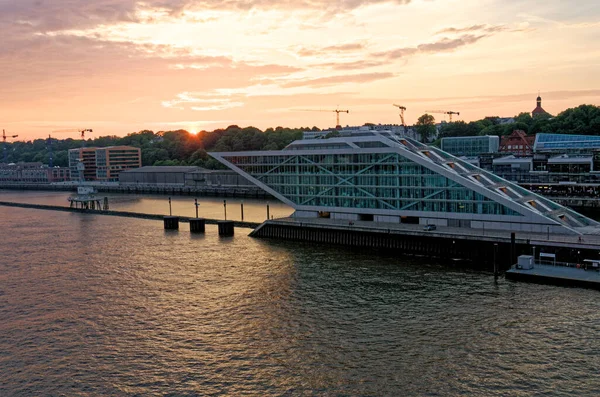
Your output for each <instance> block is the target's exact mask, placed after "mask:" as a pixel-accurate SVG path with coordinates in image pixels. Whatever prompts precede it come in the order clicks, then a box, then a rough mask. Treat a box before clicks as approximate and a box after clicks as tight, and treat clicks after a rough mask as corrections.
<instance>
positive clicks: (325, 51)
mask: <svg viewBox="0 0 600 397" xmlns="http://www.w3.org/2000/svg"><path fill="white" fill-rule="evenodd" d="M364 48H365V45H364V44H363V43H346V44H339V45H331V46H327V47H320V48H301V49H299V50H298V55H300V56H303V57H312V56H319V55H336V54H340V53H347V52H356V51H360V50H363V49H364Z"/></svg>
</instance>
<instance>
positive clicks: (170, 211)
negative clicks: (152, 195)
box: [169, 197, 173, 216]
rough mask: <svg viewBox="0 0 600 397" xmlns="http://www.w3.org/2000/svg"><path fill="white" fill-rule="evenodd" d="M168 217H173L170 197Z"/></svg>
mask: <svg viewBox="0 0 600 397" xmlns="http://www.w3.org/2000/svg"><path fill="white" fill-rule="evenodd" d="M169 216H173V211H172V209H171V197H169Z"/></svg>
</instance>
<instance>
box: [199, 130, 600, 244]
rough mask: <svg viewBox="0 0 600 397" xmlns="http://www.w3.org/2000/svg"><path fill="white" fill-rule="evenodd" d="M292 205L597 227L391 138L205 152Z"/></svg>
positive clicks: (306, 211)
mask: <svg viewBox="0 0 600 397" xmlns="http://www.w3.org/2000/svg"><path fill="white" fill-rule="evenodd" d="M210 155H211V156H213V157H214V158H215V159H217V160H218V161H220V162H221V163H223V164H225V165H227V166H228V167H229V168H231V169H232V170H234V171H236V172H237V173H239V174H240V175H242V176H244V177H246V178H248V179H250V180H251V181H253V182H254V183H255V184H256V185H258V186H259V187H261V188H263V189H264V190H266V191H267V192H269V193H271V194H272V195H274V196H275V197H277V198H278V199H280V200H281V201H283V202H285V203H287V204H288V205H290V206H292V207H294V209H295V210H296V212H295V213H294V216H295V217H298V218H303V217H328V218H332V219H342V220H350V221H352V220H368V221H374V222H394V223H403V222H406V223H419V224H436V225H440V226H460V227H470V228H489V229H500V230H516V231H534V232H547V231H552V232H553V233H585V232H598V231H600V229H598V226H600V224H598V222H595V221H593V220H591V219H588V218H586V217H584V216H582V215H580V214H578V213H576V212H574V211H572V210H570V209H568V208H565V207H562V206H560V205H558V204H556V203H554V202H552V201H550V200H548V199H546V198H544V197H542V196H538V195H536V194H533V193H532V192H530V191H528V190H526V189H523V188H521V187H519V186H518V185H515V184H513V183H510V182H508V181H506V180H503V179H501V178H499V177H497V176H495V175H493V174H491V173H489V172H486V171H484V170H482V169H479V168H477V167H475V166H473V165H471V164H469V163H467V162H465V161H462V160H460V159H458V158H456V157H454V156H452V155H450V154H448V153H446V152H444V151H442V150H439V149H436V148H433V147H429V146H425V145H423V144H421V143H419V142H417V141H414V140H410V139H407V138H398V137H396V136H394V135H393V134H391V133H385V132H384V133H382V132H377V131H372V132H370V133H369V134H365V132H364V131H360V133H357V135H356V136H348V137H343V138H330V139H319V140H314V139H313V140H299V141H295V142H293V143H292V144H290V145H289V146H288V147H287V148H285V149H284V150H282V151H255V152H230V153H210Z"/></svg>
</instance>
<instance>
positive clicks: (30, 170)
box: [0, 162, 70, 183]
mask: <svg viewBox="0 0 600 397" xmlns="http://www.w3.org/2000/svg"><path fill="white" fill-rule="evenodd" d="M69 179H70V172H69V169H68V168H62V167H53V168H50V167H48V166H47V165H45V164H42V163H40V162H31V163H16V164H15V163H11V164H0V182H4V183H52V182H65V181H68V180H69Z"/></svg>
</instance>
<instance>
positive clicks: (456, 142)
mask: <svg viewBox="0 0 600 397" xmlns="http://www.w3.org/2000/svg"><path fill="white" fill-rule="evenodd" d="M499 146H500V138H499V137H497V136H490V135H485V136H461V137H451V138H442V150H443V151H445V152H448V153H450V154H452V155H454V156H458V157H462V156H467V157H474V156H479V155H481V154H485V153H497V152H498V149H499Z"/></svg>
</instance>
